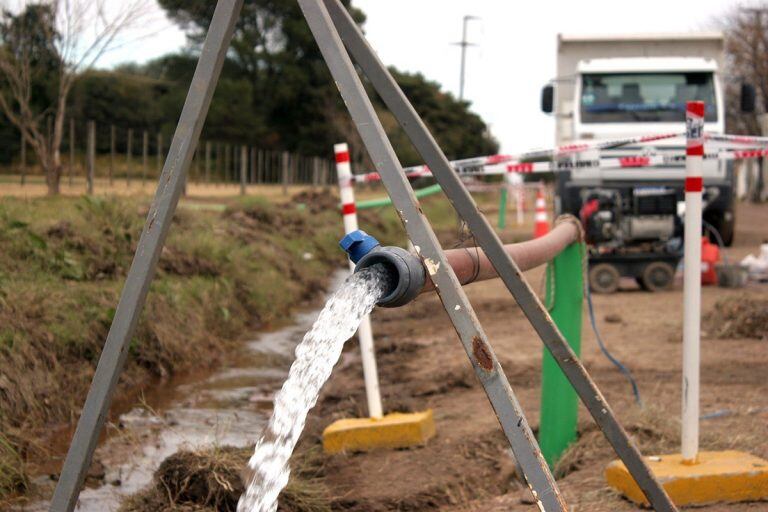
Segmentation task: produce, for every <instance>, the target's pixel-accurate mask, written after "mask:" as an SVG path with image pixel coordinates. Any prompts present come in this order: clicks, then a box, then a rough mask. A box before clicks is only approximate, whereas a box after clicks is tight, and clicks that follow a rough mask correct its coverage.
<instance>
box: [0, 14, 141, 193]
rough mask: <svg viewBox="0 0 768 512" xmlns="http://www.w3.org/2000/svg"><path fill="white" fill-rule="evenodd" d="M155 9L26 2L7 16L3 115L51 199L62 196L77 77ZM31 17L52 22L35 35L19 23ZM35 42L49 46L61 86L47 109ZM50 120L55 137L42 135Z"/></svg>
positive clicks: (0, 81)
mask: <svg viewBox="0 0 768 512" xmlns="http://www.w3.org/2000/svg"><path fill="white" fill-rule="evenodd" d="M151 5H152V4H151V2H150V0H126V1H124V2H120V3H115V4H112V5H108V3H107V2H106V1H105V0H47V1H46V0H42V1H40V0H37V1H35V0H23V1H21V2H20V3H19V6H18V9H17V10H16V12H9V11H7V10H6V11H3V13H2V15H1V16H2V23H3V26H4V27H5V30H6V31H10V30H15V31H16V32H14V34H13V41H11V40H9V34H5V35H4V36H3V39H2V40H0V44H1V45H2V46H1V47H0V111H2V112H3V114H4V115H5V116H6V118H7V119H8V120H9V121H10V122H11V123H12V124H13V125H14V126H16V128H17V129H18V130H19V131H20V132H21V134H22V137H23V138H24V140H25V141H26V142H28V143H29V144H30V145H31V146H32V148H33V150H34V151H35V153H36V154H37V156H38V159H39V160H40V162H41V164H42V166H43V168H44V170H45V173H46V182H47V184H48V193H49V194H57V193H58V191H59V181H60V177H61V167H62V165H61V155H60V153H61V151H60V148H61V143H62V139H63V135H64V118H65V115H66V108H67V98H68V96H69V93H70V91H71V90H72V87H73V85H74V83H75V81H76V80H77V77H78V76H79V75H80V74H81V73H83V72H84V71H87V70H88V69H90V68H92V67H93V66H94V65H96V63H97V62H98V61H99V59H101V57H103V56H104V54H105V53H107V52H108V51H110V50H112V49H114V48H115V47H118V46H120V45H118V44H117V43H118V42H119V38H120V37H121V36H122V35H124V34H125V33H126V32H127V31H129V30H131V29H134V28H140V27H142V24H143V23H145V21H146V18H147V17H148V15H149V13H150V7H151ZM6 8H7V7H6ZM29 13H32V14H37V15H38V16H50V18H51V19H47V18H46V19H44V20H42V21H39V22H38V23H37V24H36V26H35V30H33V29H31V28H30V27H28V26H26V25H25V24H24V22H23V19H22V18H21V17H22V16H24V15H26V14H29ZM18 20H22V22H21V23H18ZM14 23H16V25H13V24H14ZM25 30H26V31H27V32H28V33H25V32H24V31H25ZM36 31H37V32H36ZM33 41H34V42H36V43H37V44H43V45H49V46H50V48H45V50H47V51H48V52H49V53H50V54H52V55H53V56H54V58H55V62H56V65H55V67H56V69H47V71H48V72H51V71H53V72H55V73H56V74H57V80H58V84H57V92H56V95H55V98H53V99H52V100H51V101H50V104H49V105H44V106H40V98H33V97H32V91H33V88H32V85H33V82H34V81H35V80H36V78H37V77H36V73H38V70H36V66H38V67H39V66H41V65H42V66H45V63H43V64H40V63H35V62H33V60H34V59H35V58H36V56H35V55H33V54H32V53H31V52H32V45H33V44H34V43H33ZM37 58H39V56H37ZM48 116H53V130H52V133H48V130H43V129H41V126H42V125H43V123H45V120H46V118H48Z"/></svg>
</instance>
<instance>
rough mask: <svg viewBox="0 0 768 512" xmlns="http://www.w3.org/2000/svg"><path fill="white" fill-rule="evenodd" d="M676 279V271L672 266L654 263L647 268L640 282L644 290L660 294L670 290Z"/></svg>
mask: <svg viewBox="0 0 768 512" xmlns="http://www.w3.org/2000/svg"><path fill="white" fill-rule="evenodd" d="M674 278H675V269H674V267H673V266H672V265H670V264H669V263H665V262H663V261H654V262H652V263H649V264H648V265H646V266H645V268H644V269H643V275H642V277H641V278H640V280H641V281H642V284H641V286H642V288H643V290H648V291H651V292H658V291H661V290H668V289H670V288H671V287H672V282H673V280H674Z"/></svg>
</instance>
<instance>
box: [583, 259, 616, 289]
mask: <svg viewBox="0 0 768 512" xmlns="http://www.w3.org/2000/svg"><path fill="white" fill-rule="evenodd" d="M620 277H621V276H620V275H619V270H618V269H617V268H616V267H614V266H613V265H611V264H610V263H598V264H597V265H595V266H594V267H590V269H589V287H590V288H591V289H592V291H593V292H595V293H613V292H615V291H616V290H618V289H619V278H620Z"/></svg>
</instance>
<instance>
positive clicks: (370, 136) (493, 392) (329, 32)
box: [299, 0, 567, 511]
mask: <svg viewBox="0 0 768 512" xmlns="http://www.w3.org/2000/svg"><path fill="white" fill-rule="evenodd" d="M299 5H301V8H302V10H303V11H304V16H305V17H306V19H307V23H309V26H310V28H311V30H312V33H313V34H314V36H315V39H316V40H317V42H318V45H319V46H320V50H321V52H322V53H323V57H324V58H325V61H326V63H327V64H328V67H329V68H330V70H331V74H332V75H333V77H334V80H335V81H336V84H337V86H338V87H339V91H340V92H341V95H342V97H343V98H344V101H345V103H346V105H347V108H348V109H349V112H350V114H351V116H352V119H353V120H354V122H355V124H356V125H357V129H358V131H359V132H360V136H361V138H362V140H363V142H364V143H365V146H366V148H367V149H368V153H369V154H370V156H371V159H372V161H373V162H374V163H375V164H376V167H377V168H378V170H379V172H380V174H381V177H382V181H383V183H384V186H385V187H386V188H387V191H388V192H389V195H390V196H391V197H392V201H393V204H394V206H395V209H396V210H397V211H398V213H399V215H400V217H401V219H402V220H403V224H404V225H405V228H406V231H407V232H408V237H409V238H410V239H411V241H412V242H413V244H414V247H415V248H416V251H417V253H418V254H419V257H420V258H421V259H422V261H423V262H424V265H425V267H426V268H427V269H428V272H429V275H430V278H431V280H432V282H433V283H434V285H435V288H436V289H437V292H438V293H439V295H440V299H441V300H442V302H443V306H444V307H445V310H446V312H447V313H448V316H449V317H450V319H451V321H452V322H453V325H454V327H455V328H456V332H457V333H458V334H459V338H460V339H461V342H462V345H463V346H464V349H465V350H466V352H467V355H468V356H469V358H470V360H471V361H472V366H473V368H474V370H475V373H476V375H477V377H478V378H479V379H480V382H481V383H482V384H483V387H484V388H485V392H486V394H487V396H488V399H489V400H490V402H491V405H492V406H493V408H494V410H495V412H496V415H497V416H498V418H499V422H500V423H501V426H502V429H503V430H504V433H505V435H506V436H507V439H508V440H509V443H510V445H511V447H512V450H513V452H514V454H515V457H516V458H517V462H518V464H519V465H520V467H521V468H522V469H523V471H524V473H525V477H526V479H527V481H528V484H529V485H530V487H531V489H532V490H533V493H534V497H535V498H536V500H537V502H539V504H540V505H541V506H542V507H543V509H544V510H547V511H558V510H559V511H565V510H567V506H566V504H565V501H564V500H563V498H562V496H561V495H560V492H559V490H558V488H557V485H556V484H555V481H554V478H553V477H552V474H551V473H550V471H549V467H548V466H547V463H546V462H545V461H544V458H543V457H542V455H541V451H540V450H539V447H538V444H537V443H536V439H535V437H534V436H533V433H532V432H531V429H530V427H529V426H528V422H527V421H526V419H525V416H524V415H523V411H522V408H521V407H520V404H519V403H518V401H517V398H516V397H515V395H514V393H513V392H512V388H511V387H510V385H509V382H508V381H507V378H506V376H505V375H504V372H503V371H502V369H501V366H500V365H499V362H498V360H497V359H496V355H495V354H494V352H493V349H492V348H491V346H490V344H489V343H488V339H487V337H486V335H485V333H484V332H483V330H482V327H481V326H480V323H479V321H478V319H477V317H476V316H475V313H474V311H473V309H472V305H471V304H470V303H469V300H468V299H467V296H466V295H465V294H464V290H463V289H462V287H461V285H460V283H459V281H458V279H457V278H456V275H455V273H454V272H453V270H452V269H451V267H450V265H449V264H448V262H447V260H446V258H445V254H444V253H443V250H442V248H441V247H440V243H439V242H438V240H437V237H436V236H435V234H434V232H433V231H432V228H431V226H430V225H429V222H428V221H427V219H426V217H425V216H424V214H423V213H422V212H421V209H420V208H419V205H418V203H417V200H416V197H415V196H414V193H413V189H412V188H411V186H410V184H409V183H408V180H407V179H406V178H405V175H404V174H403V170H402V166H401V165H400V162H399V161H398V160H397V156H396V155H395V152H394V149H393V148H392V145H391V144H390V142H389V140H388V138H387V136H386V134H385V132H384V128H383V127H382V125H381V122H380V121H379V119H378V117H377V116H376V112H375V111H374V109H373V105H372V104H371V101H370V99H369V98H368V95H367V94H366V93H365V89H364V88H363V84H362V82H361V81H360V78H359V77H358V76H357V73H356V72H355V69H354V67H353V65H352V61H351V60H350V57H349V55H348V54H347V52H346V50H345V49H344V46H343V44H342V42H341V39H340V37H339V34H338V33H337V32H336V29H335V28H334V26H333V23H332V22H331V18H330V16H329V14H328V11H327V10H326V8H325V6H324V5H323V3H322V1H321V0H299Z"/></svg>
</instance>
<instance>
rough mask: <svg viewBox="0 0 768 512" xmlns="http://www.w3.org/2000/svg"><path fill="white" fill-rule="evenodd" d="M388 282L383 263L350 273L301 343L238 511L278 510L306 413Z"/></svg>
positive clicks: (259, 445)
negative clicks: (279, 497)
mask: <svg viewBox="0 0 768 512" xmlns="http://www.w3.org/2000/svg"><path fill="white" fill-rule="evenodd" d="M387 286H388V282H387V272H386V271H385V270H384V268H383V267H381V266H380V265H374V266H372V267H369V268H366V269H363V270H361V271H360V272H356V273H354V274H352V275H351V276H349V277H348V278H347V280H346V281H345V282H344V284H343V285H342V286H341V288H339V290H337V291H336V293H334V294H333V295H332V296H331V298H330V299H329V300H328V302H327V303H326V304H325V307H324V308H323V310H322V311H321V312H320V316H319V317H318V318H317V321H316V322H315V324H314V325H313V326H312V329H310V331H309V332H307V334H306V335H304V339H302V341H301V343H299V344H298V346H297V347H296V360H295V361H294V362H293V364H292V365H291V369H290V371H289V373H288V379H287V380H286V381H285V383H284V384H283V387H282V389H281V390H280V391H279V392H278V393H277V395H276V396H275V404H274V410H273V412H272V417H271V418H270V420H269V424H268V425H267V427H266V430H265V432H264V434H263V435H262V437H261V439H259V441H258V443H256V449H255V450H254V453H253V455H252V456H251V459H250V460H249V461H248V468H249V471H250V475H249V481H248V487H247V488H246V490H245V492H244V493H243V494H242V496H240V501H239V502H238V504H237V511H238V512H275V511H276V510H277V497H278V495H279V494H280V491H281V490H282V489H283V488H284V487H285V486H286V484H288V477H289V474H290V468H289V467H288V460H289V459H290V457H291V454H292V453H293V450H294V448H295V447H296V443H297V442H298V440H299V436H300V435H301V432H302V430H303V429H304V423H305V422H306V419H307V413H308V412H309V410H310V409H311V408H312V407H314V405H315V403H316V402H317V397H318V395H319V394H320V388H321V387H322V386H323V384H325V382H326V381H327V380H328V378H329V377H330V376H331V370H332V369H333V366H334V365H335V364H336V362H337V361H338V360H339V357H340V356H341V350H342V348H343V346H344V342H345V341H347V340H348V339H349V338H351V337H352V335H353V334H354V333H355V330H357V327H358V326H359V325H360V321H361V319H362V318H363V316H365V315H367V314H368V313H370V312H371V310H372V309H373V307H374V306H375V305H376V302H377V301H378V300H379V299H380V298H381V296H382V295H383V294H384V293H385V291H386V289H387Z"/></svg>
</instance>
